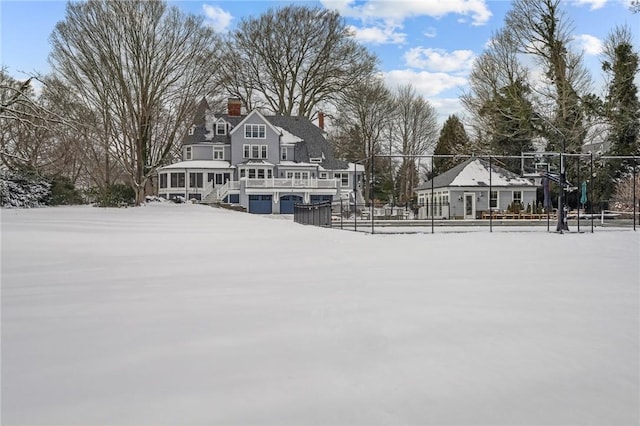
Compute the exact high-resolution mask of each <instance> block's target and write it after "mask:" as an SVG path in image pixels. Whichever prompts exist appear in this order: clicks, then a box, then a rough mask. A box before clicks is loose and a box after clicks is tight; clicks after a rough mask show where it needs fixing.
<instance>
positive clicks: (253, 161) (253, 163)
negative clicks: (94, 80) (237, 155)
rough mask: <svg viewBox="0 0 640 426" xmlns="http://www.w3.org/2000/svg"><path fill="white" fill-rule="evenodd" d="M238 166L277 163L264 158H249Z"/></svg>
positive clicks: (271, 164)
mask: <svg viewBox="0 0 640 426" xmlns="http://www.w3.org/2000/svg"><path fill="white" fill-rule="evenodd" d="M238 166H271V167H273V166H275V164H273V163H270V162H268V161H264V160H247V161H245V162H243V163H240V164H238Z"/></svg>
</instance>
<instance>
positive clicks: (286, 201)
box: [280, 195, 302, 214]
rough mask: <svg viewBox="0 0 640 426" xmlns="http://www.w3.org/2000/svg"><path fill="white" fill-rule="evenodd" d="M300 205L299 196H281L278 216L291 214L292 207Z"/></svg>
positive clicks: (300, 199)
mask: <svg viewBox="0 0 640 426" xmlns="http://www.w3.org/2000/svg"><path fill="white" fill-rule="evenodd" d="M296 203H298V204H299V203H302V197H301V196H299V195H283V196H282V197H280V214H293V205H294V204H296Z"/></svg>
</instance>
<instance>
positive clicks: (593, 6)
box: [575, 0, 607, 10]
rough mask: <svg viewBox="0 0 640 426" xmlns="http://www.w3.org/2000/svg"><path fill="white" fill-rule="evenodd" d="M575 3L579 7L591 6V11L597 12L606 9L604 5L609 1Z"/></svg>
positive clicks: (589, 0)
mask: <svg viewBox="0 0 640 426" xmlns="http://www.w3.org/2000/svg"><path fill="white" fill-rule="evenodd" d="M575 2H576V3H577V4H578V5H579V6H582V5H587V6H591V7H590V8H589V9H590V10H597V9H601V8H603V7H604V5H605V4H606V3H607V0H575Z"/></svg>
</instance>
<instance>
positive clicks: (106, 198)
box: [91, 183, 136, 207]
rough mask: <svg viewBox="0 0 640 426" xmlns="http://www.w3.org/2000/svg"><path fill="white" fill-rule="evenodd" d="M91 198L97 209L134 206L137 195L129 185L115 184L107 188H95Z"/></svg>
mask: <svg viewBox="0 0 640 426" xmlns="http://www.w3.org/2000/svg"><path fill="white" fill-rule="evenodd" d="M91 197H92V198H93V202H94V205H95V206H97V207H121V206H123V205H132V204H134V203H135V200H136V193H135V191H134V190H133V188H131V187H130V186H128V185H124V184H122V183H114V184H111V185H109V186H107V187H106V188H94V189H93V190H92V191H91Z"/></svg>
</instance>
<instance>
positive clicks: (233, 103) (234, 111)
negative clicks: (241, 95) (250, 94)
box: [227, 98, 242, 117]
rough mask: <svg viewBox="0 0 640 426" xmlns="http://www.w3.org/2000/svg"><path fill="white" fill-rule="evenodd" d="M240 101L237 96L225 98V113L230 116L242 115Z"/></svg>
mask: <svg viewBox="0 0 640 426" xmlns="http://www.w3.org/2000/svg"><path fill="white" fill-rule="evenodd" d="M241 110H242V101H240V99H238V98H229V99H227V114H229V116H231V117H240V115H242V112H241Z"/></svg>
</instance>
